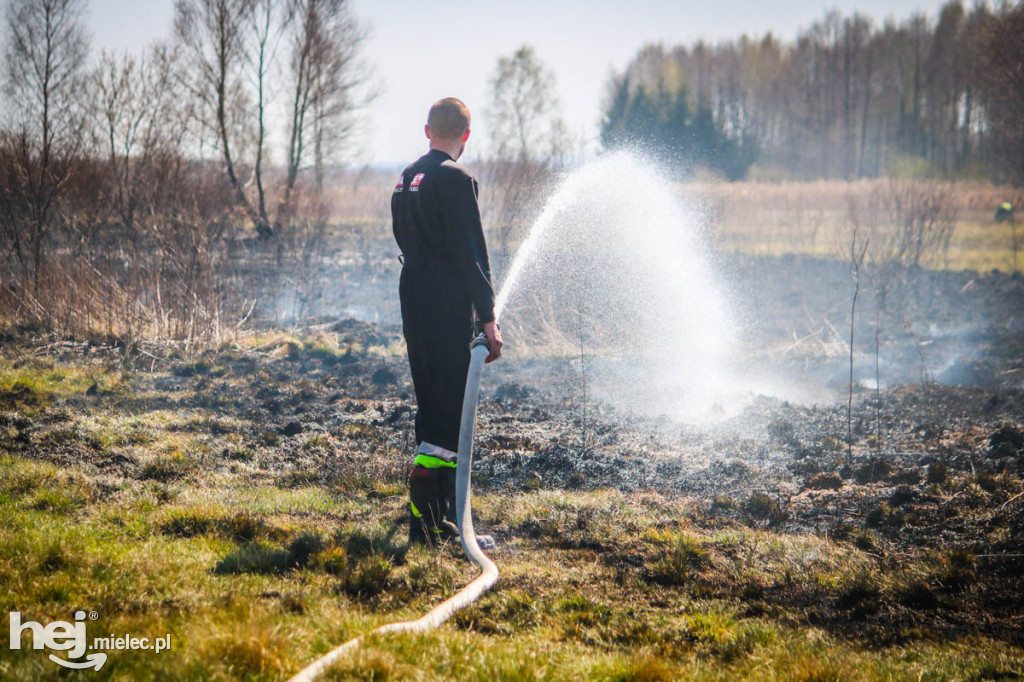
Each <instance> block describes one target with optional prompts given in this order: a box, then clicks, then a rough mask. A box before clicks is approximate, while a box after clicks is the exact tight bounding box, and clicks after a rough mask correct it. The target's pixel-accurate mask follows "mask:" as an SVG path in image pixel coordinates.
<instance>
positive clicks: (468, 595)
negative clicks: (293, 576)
mask: <svg viewBox="0 0 1024 682" xmlns="http://www.w3.org/2000/svg"><path fill="white" fill-rule="evenodd" d="M488 353H490V349H489V347H488V345H487V339H486V338H485V337H484V335H483V334H481V335H480V336H478V337H476V338H475V339H474V340H473V344H472V346H470V358H469V374H468V375H467V377H466V394H465V397H464V398H463V401H462V424H461V426H460V429H459V452H458V460H457V462H458V465H457V468H456V470H455V508H456V514H457V518H458V524H459V537H460V538H461V540H462V549H463V551H464V552H465V553H466V556H467V557H468V558H469V559H470V561H472V562H473V563H475V564H476V565H477V566H479V567H480V575H479V576H477V578H476V579H475V580H473V582H471V583H469V584H468V585H466V586H465V587H463V588H462V589H461V590H459V591H458V592H456V593H455V594H454V595H452V596H451V597H449V598H448V599H446V600H445V601H443V602H441V603H440V604H438V605H437V606H435V607H434V608H433V609H431V610H430V611H429V612H427V613H426V614H425V615H424V616H423V617H422V618H419V619H418V620H409V621H403V622H400V623H388V624H387V625H383V626H381V627H379V628H377V629H376V630H374V631H373V632H372V633H370V634H373V633H377V632H380V633H384V632H421V631H424V630H433V629H434V628H437V627H439V626H440V625H441V624H442V623H444V622H445V621H446V620H448V619H449V618H451V617H452V616H453V615H454V614H455V612H456V611H459V610H461V609H464V608H465V607H467V606H469V605H470V604H472V603H473V602H474V601H476V600H477V598H478V597H479V596H480V595H481V594H483V593H484V592H486V591H487V590H488V589H490V587H491V586H492V585H494V583H495V582H497V580H498V567H497V566H495V565H494V562H493V561H491V560H490V559H488V558H487V555H486V554H484V553H483V551H482V550H481V549H480V545H479V543H477V539H476V533H474V532H473V508H472V505H471V501H470V489H469V488H470V485H469V474H470V469H471V468H472V466H473V429H474V428H475V425H476V403H477V399H478V398H479V397H480V375H481V374H482V373H483V367H484V360H485V359H486V358H487V355H488ZM364 636H365V635H360V636H359V637H356V638H355V639H350V640H349V641H347V642H345V643H344V644H341V645H339V646H337V647H335V648H334V649H331V650H330V651H328V652H327V653H326V654H324V655H323V656H321V657H320V658H318V659H317V660H315V661H313V662H312V663H310V664H309V665H308V666H306V667H305V668H304V669H303V670H302V671H301V672H299V673H298V674H297V675H295V676H294V677H292V678H291V681H290V682H309V681H311V680H315V679H316V678H317V677H318V676H320V675H321V674H322V673H323V672H324V671H325V670H327V668H329V667H330V666H331V665H332V664H334V663H336V662H337V661H339V660H341V658H342V657H343V656H344V655H345V654H347V653H348V652H350V651H352V650H353V649H355V648H356V647H358V646H359V643H360V642H361V641H362V639H363V637H364Z"/></svg>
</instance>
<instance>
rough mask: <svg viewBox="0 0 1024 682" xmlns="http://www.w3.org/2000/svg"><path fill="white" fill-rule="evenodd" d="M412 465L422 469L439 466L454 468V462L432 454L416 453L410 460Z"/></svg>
mask: <svg viewBox="0 0 1024 682" xmlns="http://www.w3.org/2000/svg"><path fill="white" fill-rule="evenodd" d="M412 463H413V466H420V467H423V468H424V469H437V468H440V467H449V468H451V469H454V468H455V465H456V462H446V461H445V460H443V459H441V458H440V457H434V456H433V455H424V454H419V455H416V459H414V460H413V461H412Z"/></svg>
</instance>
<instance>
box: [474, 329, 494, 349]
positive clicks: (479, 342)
mask: <svg viewBox="0 0 1024 682" xmlns="http://www.w3.org/2000/svg"><path fill="white" fill-rule="evenodd" d="M477 346H484V347H485V348H486V349H487V350H490V349H491V344H490V343H488V342H487V337H486V336H485V335H484V333H483V332H480V333H479V334H477V336H476V338H475V339H473V342H472V343H470V344H469V350H471V351H472V350H473V349H474V348H476V347H477Z"/></svg>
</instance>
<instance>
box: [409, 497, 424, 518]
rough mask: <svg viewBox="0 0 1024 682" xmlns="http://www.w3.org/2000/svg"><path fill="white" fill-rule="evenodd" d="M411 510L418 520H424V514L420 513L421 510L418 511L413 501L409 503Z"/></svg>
mask: <svg viewBox="0 0 1024 682" xmlns="http://www.w3.org/2000/svg"><path fill="white" fill-rule="evenodd" d="M409 510H410V511H412V515H413V516H415V517H416V518H417V519H421V518H423V514H421V513H420V510H419V509H417V508H416V505H415V504H413V503H412V502H411V501H410V502H409Z"/></svg>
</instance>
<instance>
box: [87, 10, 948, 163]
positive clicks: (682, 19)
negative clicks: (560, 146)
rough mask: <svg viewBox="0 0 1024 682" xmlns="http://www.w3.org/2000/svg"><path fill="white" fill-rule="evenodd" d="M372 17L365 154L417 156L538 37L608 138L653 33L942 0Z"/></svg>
mask: <svg viewBox="0 0 1024 682" xmlns="http://www.w3.org/2000/svg"><path fill="white" fill-rule="evenodd" d="M350 2H351V3H352V7H353V8H354V10H355V11H356V14H357V15H358V16H359V17H360V18H361V19H362V20H363V21H364V22H365V23H366V24H367V25H368V26H369V27H370V29H371V37H370V40H369V42H368V43H367V45H366V57H367V59H368V61H369V63H371V64H372V65H373V69H374V74H375V76H376V79H377V80H378V81H380V82H381V83H382V84H383V94H382V95H381V96H380V97H379V98H378V99H377V100H376V101H375V102H374V103H373V104H372V106H371V107H370V108H369V110H368V112H367V113H368V116H367V121H368V124H369V127H368V130H367V133H366V136H365V138H363V139H362V141H361V142H362V144H360V145H359V148H358V149H357V150H355V155H356V160H358V161H359V162H378V163H381V162H395V163H399V162H405V161H409V160H411V159H412V158H414V157H415V156H417V155H418V154H420V153H422V152H423V151H424V150H425V148H426V141H425V139H424V138H423V122H424V119H425V118H426V111H427V108H428V107H429V106H430V104H431V103H432V102H433V101H435V100H437V99H439V98H441V97H445V96H448V95H453V96H455V97H459V98H460V99H462V100H464V101H465V102H466V103H467V104H468V105H469V107H470V109H471V111H472V112H473V137H471V139H470V147H469V152H472V151H473V150H474V149H475V148H479V147H480V146H481V145H482V144H483V143H484V142H485V141H486V139H487V135H488V128H487V117H486V113H485V110H486V106H487V102H488V94H487V91H488V81H489V79H490V77H491V74H492V73H493V71H494V68H495V64H496V62H497V60H498V58H499V57H500V56H504V55H509V54H511V53H512V52H514V51H515V50H516V49H517V48H518V47H519V46H521V45H522V44H523V43H529V44H530V45H532V46H533V47H534V48H535V49H536V51H537V54H538V55H539V56H540V58H541V59H542V60H543V61H544V62H545V63H546V64H547V65H548V66H549V67H551V68H552V69H553V70H554V72H555V74H556V76H557V78H558V94H559V98H560V101H561V112H562V115H563V117H564V118H565V119H566V121H567V122H568V123H569V124H570V126H571V127H572V128H573V129H575V130H578V131H580V132H581V133H582V134H584V135H586V136H587V137H589V138H594V137H596V131H597V123H598V120H599V118H600V105H601V102H602V101H603V97H604V92H605V84H606V82H607V80H608V75H609V73H610V72H611V71H612V70H613V69H622V68H623V67H624V66H625V65H626V64H627V63H628V62H629V60H630V58H631V57H632V56H633V55H634V54H635V53H636V51H637V50H638V49H639V48H640V47H641V46H642V45H644V44H645V43H650V42H662V43H664V44H666V45H675V44H679V43H690V42H693V41H695V40H697V39H699V38H704V39H706V40H709V41H711V42H714V41H717V40H720V39H724V38H732V37H738V36H739V35H741V34H743V33H749V34H757V35H760V34H763V33H765V32H767V31H772V32H773V33H775V35H777V36H779V37H782V38H792V37H793V36H795V34H796V33H797V31H798V30H799V29H801V28H805V27H807V26H809V25H810V24H811V23H812V22H813V21H815V20H817V19H819V18H821V17H822V16H823V15H824V13H825V11H826V9H829V8H838V9H840V10H841V11H843V12H844V13H847V12H852V11H853V10H859V11H862V12H864V13H866V14H868V15H870V16H871V17H873V18H874V19H875V21H876V22H879V23H880V22H882V21H883V20H884V19H885V18H887V17H895V18H897V19H902V18H904V17H906V16H908V15H910V14H911V13H913V12H914V11H918V10H920V11H923V12H925V13H927V14H929V15H930V16H932V17H933V18H934V17H935V16H936V15H937V13H938V9H939V7H941V5H942V4H943V2H941V1H940V0H840V1H839V2H833V3H827V4H823V3H822V2H819V1H813V0H787V1H785V2H774V3H771V2H765V1H764V0H732V1H729V0H726V1H722V2H714V1H709V0H702V1H696V0H685V1H684V0H677V1H675V2H673V1H671V0H629V1H622V2H602V1H601V0H591V1H590V2H583V1H582V0H511V1H508V2H493V1H491V0H477V1H476V2H473V1H471V0H424V1H422V2H409V1H407V0H406V1H399V0H350ZM173 4H174V3H173V0H145V1H140V0H90V4H89V7H90V17H89V20H90V24H91V29H92V33H93V47H94V49H97V50H98V49H99V48H102V47H107V48H117V49H128V50H133V51H135V50H140V49H141V48H143V47H144V46H145V45H146V44H147V43H148V42H149V41H151V40H153V39H155V38H158V37H162V36H169V35H170V33H171V28H172V15H173Z"/></svg>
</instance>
